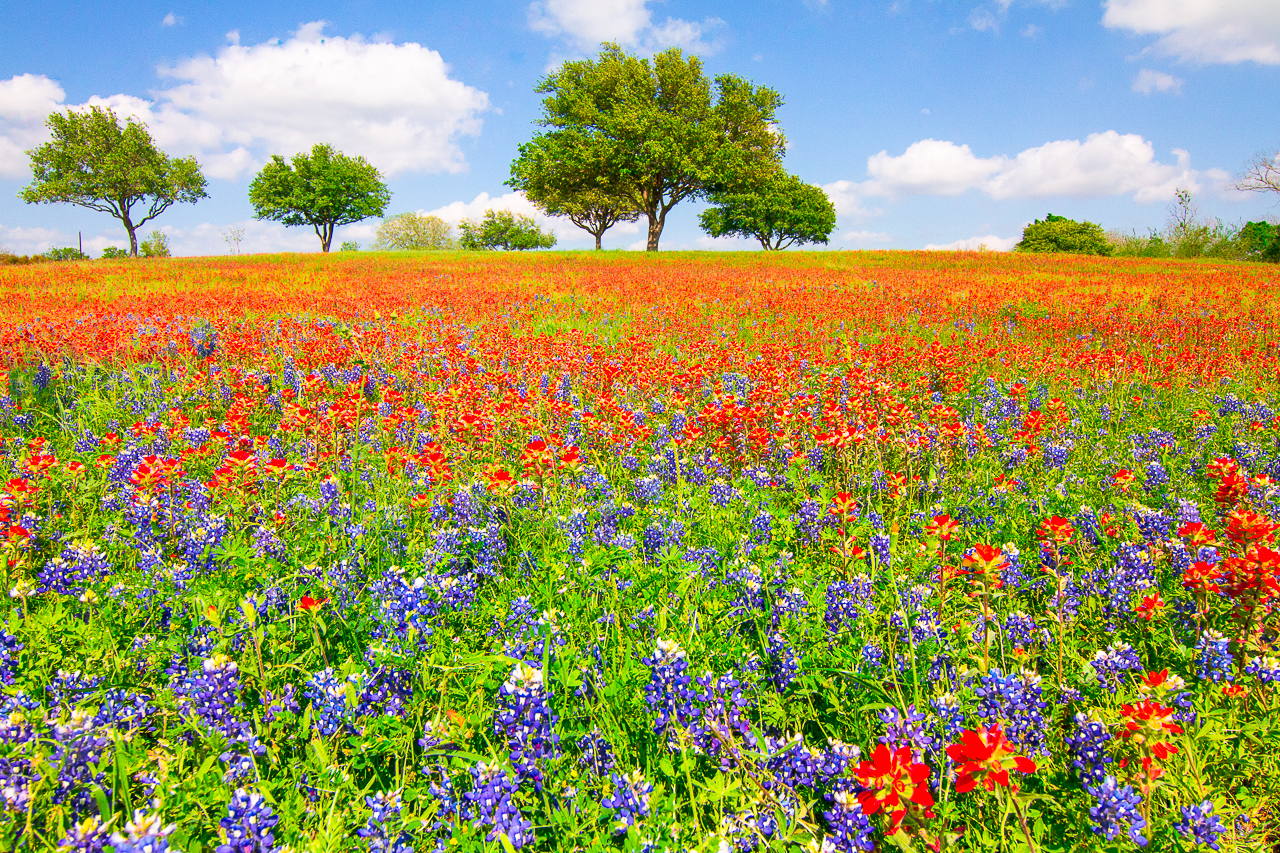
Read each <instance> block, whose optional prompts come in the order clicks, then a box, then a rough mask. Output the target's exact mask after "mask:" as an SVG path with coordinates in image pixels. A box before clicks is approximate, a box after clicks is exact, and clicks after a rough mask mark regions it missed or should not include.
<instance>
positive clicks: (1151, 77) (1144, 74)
mask: <svg viewBox="0 0 1280 853" xmlns="http://www.w3.org/2000/svg"><path fill="white" fill-rule="evenodd" d="M1185 82H1186V81H1185V80H1183V79H1182V78H1180V77H1174V76H1173V75H1172V74H1165V73H1164V72H1163V71H1152V70H1151V69H1150V68H1144V69H1142V70H1141V71H1139V72H1138V76H1137V77H1134V78H1133V91H1135V92H1137V93H1138V94H1141V95H1150V94H1151V93H1152V92H1173V94H1175V95H1181V94H1182V84H1183V83H1185Z"/></svg>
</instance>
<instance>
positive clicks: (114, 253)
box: [100, 246, 132, 261]
mask: <svg viewBox="0 0 1280 853" xmlns="http://www.w3.org/2000/svg"><path fill="white" fill-rule="evenodd" d="M100 257H101V258H102V260H104V261H115V260H120V259H121V258H129V257H132V255H130V254H129V250H128V249H121V248H120V247H119V246H107V247H106V248H105V249H103V250H102V254H101V255H100Z"/></svg>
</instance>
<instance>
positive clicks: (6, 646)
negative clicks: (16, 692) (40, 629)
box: [0, 631, 26, 684]
mask: <svg viewBox="0 0 1280 853" xmlns="http://www.w3.org/2000/svg"><path fill="white" fill-rule="evenodd" d="M25 648H26V644H25V643H21V642H19V641H18V638H17V637H16V636H14V635H13V634H10V633H8V632H6V631H0V683H2V684H13V682H14V680H15V679H16V678H17V677H18V652H20V651H22V650H23V649H25Z"/></svg>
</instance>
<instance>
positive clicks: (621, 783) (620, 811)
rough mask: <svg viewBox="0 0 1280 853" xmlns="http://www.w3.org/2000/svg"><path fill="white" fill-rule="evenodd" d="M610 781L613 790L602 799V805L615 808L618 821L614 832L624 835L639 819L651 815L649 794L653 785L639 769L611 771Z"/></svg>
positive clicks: (614, 815) (614, 811) (615, 818)
mask: <svg viewBox="0 0 1280 853" xmlns="http://www.w3.org/2000/svg"><path fill="white" fill-rule="evenodd" d="M609 781H610V783H612V786H613V791H612V792H611V793H610V794H609V796H607V797H605V798H604V799H603V800H601V801H600V805H602V806H604V807H605V808H606V809H612V810H613V818H614V820H616V821H617V822H618V823H617V826H615V827H614V834H615V835H624V834H625V833H626V832H627V830H629V829H630V828H631V827H633V826H635V825H636V822H637V821H641V820H644V819H645V818H646V817H648V816H649V795H650V794H652V793H653V785H651V784H649V783H648V782H646V781H645V779H644V775H643V774H642V773H641V772H640V771H639V770H633V771H631V772H630V773H627V774H626V775H623V774H620V773H610V774H609Z"/></svg>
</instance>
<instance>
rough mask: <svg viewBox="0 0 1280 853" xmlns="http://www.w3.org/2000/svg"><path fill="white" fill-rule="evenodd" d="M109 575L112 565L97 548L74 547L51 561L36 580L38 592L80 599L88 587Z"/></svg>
mask: <svg viewBox="0 0 1280 853" xmlns="http://www.w3.org/2000/svg"><path fill="white" fill-rule="evenodd" d="M110 575H111V563H110V561H109V560H108V559H107V556H106V554H104V553H102V550H101V549H100V548H98V546H97V545H96V544H85V545H73V546H70V547H68V548H66V549H65V550H63V552H62V554H61V555H59V556H57V557H54V558H53V559H52V560H50V561H49V562H48V563H46V564H45V566H44V568H43V569H41V570H40V574H39V575H38V576H37V577H38V580H39V581H40V592H56V593H57V594H59V595H70V596H79V595H80V594H81V593H83V592H84V591H85V588H86V587H87V586H88V585H90V584H95V583H98V582H99V581H101V580H104V579H106V578H107V577H109V576H110Z"/></svg>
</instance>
